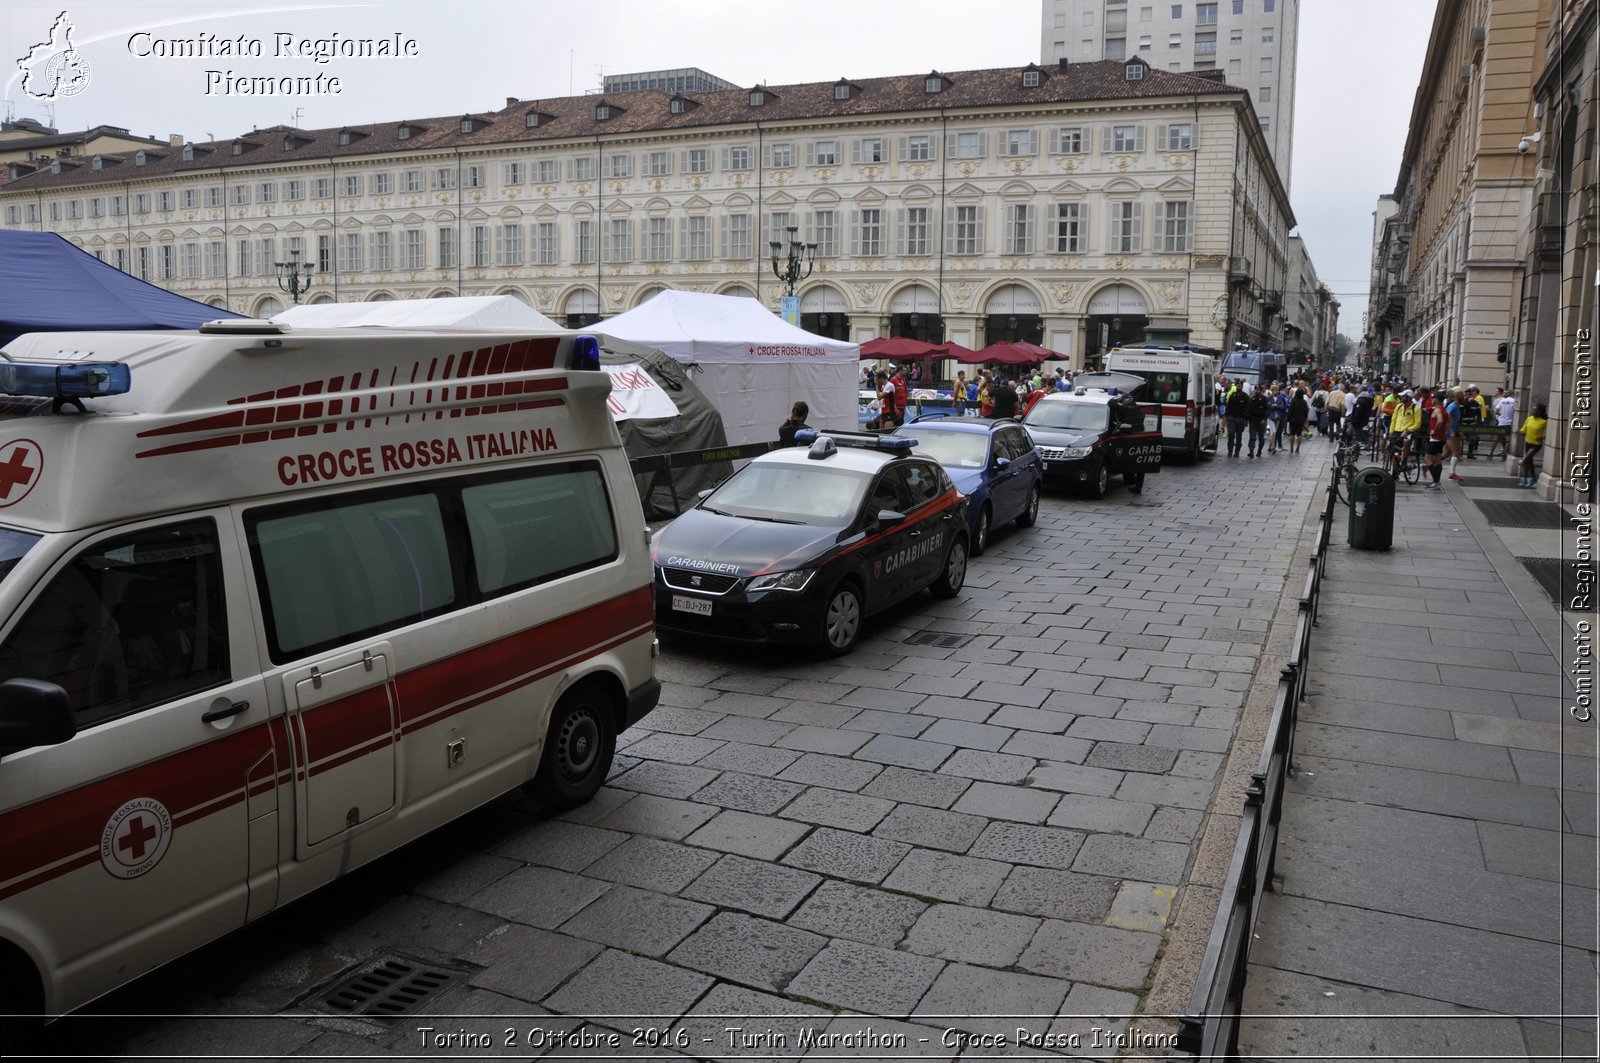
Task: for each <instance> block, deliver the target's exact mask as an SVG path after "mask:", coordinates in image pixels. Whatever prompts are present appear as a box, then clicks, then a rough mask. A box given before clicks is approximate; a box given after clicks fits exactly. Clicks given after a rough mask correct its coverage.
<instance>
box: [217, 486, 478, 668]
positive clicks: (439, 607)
mask: <svg viewBox="0 0 1600 1063" xmlns="http://www.w3.org/2000/svg"><path fill="white" fill-rule="evenodd" d="M245 528H246V532H247V534H248V536H249V542H250V556H251V560H252V561H253V562H254V564H255V567H256V580H257V583H258V585H259V586H260V587H261V591H262V597H263V599H264V601H263V604H264V607H265V614H266V615H265V619H266V629H267V641H268V645H269V647H270V649H271V652H272V659H273V660H275V661H282V660H286V659H288V658H292V657H295V656H298V655H300V654H302V653H312V652H317V651H320V650H325V649H329V648H331V647H333V646H338V645H341V644H343V643H346V642H351V641H354V640H356V639H361V638H366V637H369V636H371V635H374V634H377V633H378V632H381V631H386V630H389V629H391V628H396V627H402V626H404V625H406V624H411V623H415V622H417V621H420V620H425V619H427V618H428V617H430V616H433V615H436V614H438V613H442V612H447V611H448V610H450V609H452V608H455V607H456V605H458V604H459V601H460V594H459V588H458V584H457V580H456V578H455V573H454V569H453V566H452V564H451V559H450V550H449V546H448V543H447V539H446V535H445V525H444V519H443V517H442V515H441V507H440V500H439V497H438V495H437V494H435V493H433V492H431V491H383V492H369V493H364V494H360V495H346V496H344V497H342V498H337V499H318V500H317V501H316V502H313V503H295V504H294V505H291V506H284V507H275V508H273V509H268V510H258V511H254V512H251V513H248V514H246V516H245Z"/></svg>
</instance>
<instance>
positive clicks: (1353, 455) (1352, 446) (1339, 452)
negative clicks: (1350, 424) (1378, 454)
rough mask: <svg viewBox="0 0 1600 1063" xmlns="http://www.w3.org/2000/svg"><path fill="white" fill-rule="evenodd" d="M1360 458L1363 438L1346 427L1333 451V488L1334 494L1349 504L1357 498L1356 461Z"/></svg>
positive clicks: (1342, 501) (1345, 503)
mask: <svg viewBox="0 0 1600 1063" xmlns="http://www.w3.org/2000/svg"><path fill="white" fill-rule="evenodd" d="M1360 460H1361V440H1360V438H1358V436H1357V435H1356V433H1355V432H1354V431H1351V430H1350V429H1349V428H1346V429H1345V431H1344V434H1343V435H1342V436H1341V437H1340V439H1339V446H1338V448H1337V449H1336V450H1335V451H1334V452H1333V490H1334V496H1335V497H1336V498H1338V500H1339V501H1340V502H1341V503H1343V504H1344V505H1347V506H1348V505H1350V504H1351V503H1352V502H1353V500H1354V499H1355V488H1356V463H1357V462H1359V461H1360Z"/></svg>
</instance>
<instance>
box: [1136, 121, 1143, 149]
mask: <svg viewBox="0 0 1600 1063" xmlns="http://www.w3.org/2000/svg"><path fill="white" fill-rule="evenodd" d="M1133 150H1134V151H1143V150H1144V123H1143V122H1141V123H1139V124H1138V125H1136V126H1134V127H1133Z"/></svg>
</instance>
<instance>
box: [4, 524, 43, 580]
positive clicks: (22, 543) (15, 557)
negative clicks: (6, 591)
mask: <svg viewBox="0 0 1600 1063" xmlns="http://www.w3.org/2000/svg"><path fill="white" fill-rule="evenodd" d="M38 541H39V536H37V535H33V534H32V533H30V532H22V531H16V530H14V529H12V528H0V580H4V579H5V578H6V577H7V576H9V575H11V570H12V569H14V568H16V567H17V562H18V561H21V560H22V557H23V555H24V554H26V553H27V552H28V551H29V550H31V549H33V544H34V543H36V542H38Z"/></svg>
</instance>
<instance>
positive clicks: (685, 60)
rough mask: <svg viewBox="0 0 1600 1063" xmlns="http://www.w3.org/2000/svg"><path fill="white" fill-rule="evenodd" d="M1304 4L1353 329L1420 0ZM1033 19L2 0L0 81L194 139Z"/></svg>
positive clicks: (1322, 210)
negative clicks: (63, 26) (292, 51)
mask: <svg viewBox="0 0 1600 1063" xmlns="http://www.w3.org/2000/svg"><path fill="white" fill-rule="evenodd" d="M63 3H66V4H67V6H66V11H67V12H68V14H69V16H70V18H71V20H72V22H73V26H74V30H73V43H74V44H75V45H76V47H77V50H78V51H79V53H80V54H81V55H82V57H83V59H84V60H85V61H86V62H87V64H88V81H87V85H86V87H84V88H83V90H82V91H81V92H79V93H78V94H77V95H74V96H71V97H66V98H58V99H56V100H55V101H54V102H53V103H47V102H42V101H39V100H35V99H32V98H30V97H29V96H28V95H27V94H26V93H25V92H24V90H23V85H22V82H21V74H20V72H19V71H18V70H17V65H16V60H18V59H21V58H22V57H24V56H27V55H28V54H29V52H30V49H31V48H32V47H33V46H34V45H36V44H39V43H41V42H45V41H47V40H48V39H49V38H50V30H51V27H52V24H53V23H54V22H55V20H56V17H57V15H59V14H60V13H61V11H62V10H63V6H62V5H63ZM1301 6H1302V14H1301V25H1300V41H1301V45H1300V57H1299V75H1298V90H1297V91H1298V95H1297V98H1296V106H1295V146H1294V171H1295V172H1294V176H1293V182H1292V203H1293V207H1294V212H1295V216H1296V218H1297V219H1298V221H1299V232H1300V234H1301V236H1303V237H1304V238H1305V241H1306V245H1307V247H1308V249H1309V250H1310V253H1311V257H1312V261H1313V262H1314V263H1315V265H1316V269H1317V273H1318V275H1319V276H1320V277H1321V278H1322V280H1323V281H1324V282H1325V283H1327V284H1328V285H1329V287H1331V288H1332V289H1333V290H1334V291H1335V292H1336V293H1337V294H1338V296H1339V298H1340V300H1341V302H1342V303H1343V312H1342V314H1341V318H1340V330H1341V331H1342V332H1344V333H1346V334H1347V335H1350V336H1352V337H1359V335H1360V332H1361V314H1362V312H1363V311H1364V309H1365V293H1366V290H1367V276H1368V261H1369V258H1370V254H1371V232H1372V211H1373V205H1374V202H1375V200H1376V199H1377V197H1378V196H1379V195H1380V194H1382V193H1385V192H1391V191H1393V189H1394V181H1395V176H1396V174H1397V173H1398V171H1399V160H1400V152H1401V150H1402V148H1403V147H1404V144H1405V135H1406V125H1407V121H1408V119H1409V117H1410V110H1411V102H1412V99H1413V97H1414V95H1415V93H1416V87H1417V79H1418V77H1419V75H1420V72H1421V66H1422V55H1423V52H1424V50H1425V48H1426V46H1427V38H1428V30H1429V27H1430V25H1431V23H1432V18H1433V11H1434V7H1435V3H1434V0H1304V2H1303V4H1302V5H1301ZM1041 14H1042V4H1041V2H1040V0H981V2H977V3H974V2H972V0H803V2H799V3H793V4H774V3H768V2H762V0H610V2H609V3H578V2H576V0H457V2H455V3H441V2H439V0H427V2H423V0H379V2H375V3H365V4H337V5H336V4H310V3H308V4H284V5H277V4H271V3H248V2H240V0H211V2H210V3H192V2H186V0H171V2H168V3H165V4H161V5H154V4H152V5H143V4H138V3H128V2H125V0H115V2H111V0H76V2H73V0H58V2H57V3H55V4H51V5H45V6H41V5H38V4H33V3H28V2H23V3H20V4H19V3H16V2H15V0H8V2H7V3H6V4H5V10H4V11H3V12H0V57H3V58H4V60H5V65H4V67H3V68H0V69H3V71H4V73H3V74H0V76H3V77H4V78H5V85H4V98H5V103H6V110H7V114H8V115H10V116H11V117H15V118H37V119H40V120H41V121H47V122H49V123H50V124H53V125H54V126H55V127H56V128H58V129H61V130H63V131H68V130H80V129H84V128H86V127H88V126H93V125H100V124H104V125H116V126H124V127H126V128H128V129H129V130H130V131H132V132H134V133H137V134H141V135H147V136H157V137H163V138H164V137H166V136H167V135H169V134H179V135H181V136H182V137H184V138H185V139H188V140H204V139H209V138H221V137H227V136H231V135H233V134H236V133H240V132H243V131H245V130H249V129H253V128H256V127H258V126H268V125H276V124H280V123H294V124H298V125H301V126H305V127H308V128H322V127H329V126H338V125H345V124H357V123H367V122H378V121H394V120H397V119H400V118H406V117H411V118H420V117H429V116H449V115H459V114H462V113H464V112H469V111H484V110H490V109H497V108H499V107H502V106H504V104H505V99H506V97H508V96H516V97H520V98H523V99H536V98H539V97H541V96H564V95H567V94H569V93H582V92H584V91H587V90H590V89H593V88H596V87H598V85H599V79H600V76H601V74H602V72H605V73H622V72H626V71H633V70H657V69H666V68H671V67H686V66H693V67H700V68H701V69H703V70H707V71H709V72H710V73H712V74H715V75H717V76H718V77H722V78H726V79H727V80H729V81H732V82H734V83H735V84H738V85H754V84H758V83H763V82H765V83H769V84H774V85H778V84H784V83H791V82H799V81H833V80H835V79H837V78H839V77H878V76H885V75H891V74H907V73H921V72H925V71H928V70H932V69H939V70H962V69H974V68H980V67H998V66H1019V67H1020V66H1023V65H1025V64H1027V63H1029V62H1036V61H1038V60H1039V58H1040V55H1039V48H1040V40H1041V33H1040V17H1041ZM1373 27H1381V29H1380V30H1379V31H1378V32H1374V31H1373ZM140 34H144V35H143V36H136V35H140ZM279 34H283V35H286V39H288V40H289V41H291V42H292V44H291V46H292V47H295V46H300V45H301V42H303V41H304V40H305V39H307V38H310V39H312V40H313V41H315V40H324V39H327V38H330V37H334V36H335V35H337V37H339V38H377V37H387V38H389V39H394V37H395V36H396V35H399V36H400V37H401V38H402V39H406V40H410V41H413V42H415V43H414V49H415V54H414V55H411V56H404V57H400V58H394V59H340V58H335V59H332V60H331V61H328V62H326V63H319V62H316V61H314V60H313V59H310V58H294V57H281V56H279V55H277V54H275V53H276V52H277V49H278V46H279V43H280V38H279V36H278V35H279ZM202 35H209V36H208V37H206V38H202ZM241 36H243V37H245V38H247V39H248V40H250V41H258V42H260V45H261V51H262V54H261V56H260V57H259V58H257V57H253V56H230V55H225V54H213V55H211V56H207V57H195V58H175V57H170V56H162V55H159V54H150V53H155V52H159V51H160V50H161V45H160V44H158V43H157V42H169V41H172V40H174V39H180V40H183V41H186V42H189V43H190V46H191V47H192V46H194V45H195V44H196V43H197V42H202V41H203V42H204V43H207V44H210V43H211V42H220V41H229V42H231V41H234V40H235V39H237V38H239V37H241ZM136 53H142V54H136ZM208 71H215V72H216V73H215V74H208V73H207V72H208ZM230 73H231V74H232V75H233V76H249V77H261V76H271V77H285V76H293V77H314V76H316V75H318V74H321V75H323V76H324V78H325V79H326V78H338V79H339V82H340V92H339V93H338V94H337V95H334V94H325V95H315V96H301V97H253V96H246V95H238V94H231V93H229V92H227V91H226V90H227V88H228V83H227V81H226V78H227V77H228V76H229V75H230Z"/></svg>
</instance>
